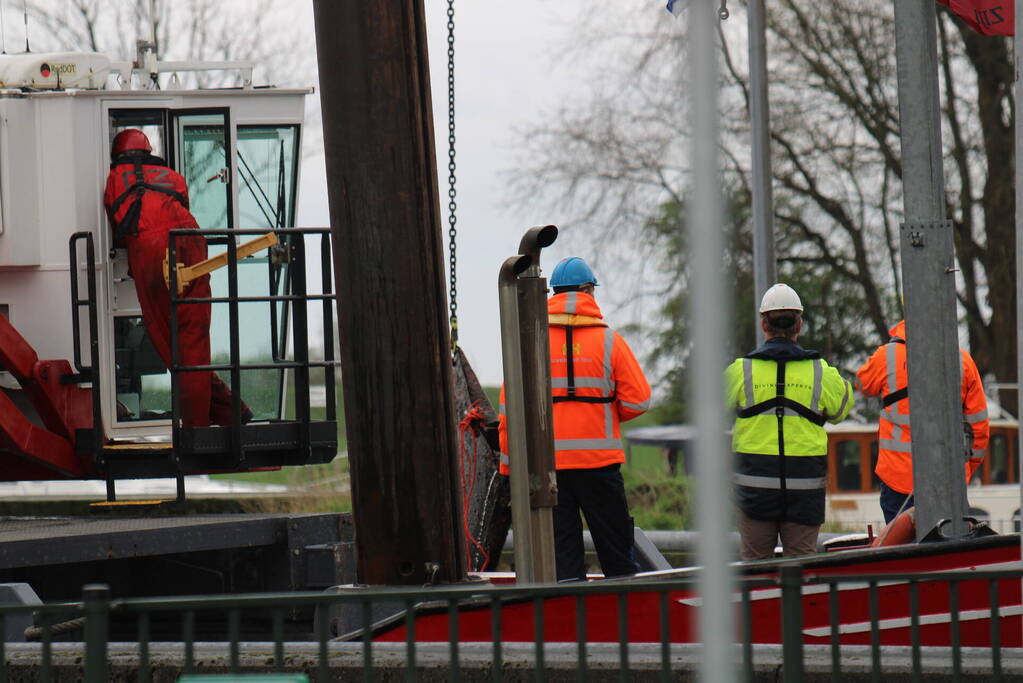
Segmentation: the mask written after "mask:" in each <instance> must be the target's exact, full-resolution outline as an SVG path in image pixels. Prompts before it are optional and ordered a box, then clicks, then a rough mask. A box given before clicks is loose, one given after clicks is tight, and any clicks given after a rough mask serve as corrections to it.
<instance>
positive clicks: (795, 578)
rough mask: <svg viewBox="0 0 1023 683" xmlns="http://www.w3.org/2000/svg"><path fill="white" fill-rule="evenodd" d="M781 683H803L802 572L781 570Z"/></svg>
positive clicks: (796, 568)
mask: <svg viewBox="0 0 1023 683" xmlns="http://www.w3.org/2000/svg"><path fill="white" fill-rule="evenodd" d="M780 574H781V576H780V579H781V643H782V646H781V647H782V671H783V677H782V680H784V681H785V683H800V682H801V681H802V680H803V568H802V567H800V566H799V565H795V566H792V567H782V568H781V572H780Z"/></svg>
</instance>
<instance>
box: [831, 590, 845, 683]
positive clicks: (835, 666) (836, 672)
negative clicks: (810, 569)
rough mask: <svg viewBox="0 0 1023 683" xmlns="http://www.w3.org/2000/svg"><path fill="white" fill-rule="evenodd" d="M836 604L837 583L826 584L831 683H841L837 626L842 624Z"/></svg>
mask: <svg viewBox="0 0 1023 683" xmlns="http://www.w3.org/2000/svg"><path fill="white" fill-rule="evenodd" d="M840 609H841V608H840V607H839V603H838V582H836V581H829V582H828V623H829V624H830V626H831V680H832V681H833V683H841V682H842V655H841V652H840V651H839V646H838V643H839V639H840V637H841V633H839V625H840V624H841V623H842V618H841V614H840V613H839V610H840Z"/></svg>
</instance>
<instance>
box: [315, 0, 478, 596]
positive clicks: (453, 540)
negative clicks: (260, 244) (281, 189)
mask: <svg viewBox="0 0 1023 683" xmlns="http://www.w3.org/2000/svg"><path fill="white" fill-rule="evenodd" d="M313 10H314V18H315V22H316V47H317V58H318V61H319V66H320V101H321V104H322V108H323V134H324V135H323V137H324V153H325V157H326V166H327V179H328V188H329V195H330V196H329V199H330V216H331V229H332V240H331V241H332V248H333V253H334V279H335V282H336V284H337V287H336V290H335V291H336V292H337V304H338V330H339V338H340V340H341V354H340V358H341V368H342V381H343V383H344V399H345V400H344V405H345V417H346V426H347V430H348V454H349V463H350V464H351V478H352V510H353V514H354V515H355V527H356V535H355V538H356V544H357V546H358V576H359V580H360V581H362V582H365V583H386V584H408V585H412V584H419V585H421V584H424V583H427V582H431V581H457V580H460V579H461V578H462V577H463V576H464V567H463V566H462V563H463V555H464V553H462V551H461V549H462V547H463V545H462V539H461V537H460V535H461V527H462V525H461V505H460V502H459V501H460V495H459V494H460V491H459V482H458V470H457V467H456V457H457V453H458V438H457V434H456V431H455V409H454V389H453V385H452V371H451V342H450V339H449V327H448V309H447V301H446V296H445V286H444V258H443V254H444V249H443V239H442V231H441V219H440V197H439V193H438V187H437V163H436V158H435V151H434V150H435V145H434V130H433V118H432V106H431V97H430V72H429V58H428V54H427V41H426V18H425V12H424V8H423V0H393V1H391V2H334V1H332V0H315V1H314V2H313Z"/></svg>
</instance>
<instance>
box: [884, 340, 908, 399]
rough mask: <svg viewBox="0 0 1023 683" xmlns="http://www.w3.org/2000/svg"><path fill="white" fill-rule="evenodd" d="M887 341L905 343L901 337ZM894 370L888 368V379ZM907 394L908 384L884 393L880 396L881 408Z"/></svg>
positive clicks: (890, 378)
mask: <svg viewBox="0 0 1023 683" xmlns="http://www.w3.org/2000/svg"><path fill="white" fill-rule="evenodd" d="M888 343H889V344H903V345H905V343H906V340H905V339H903V338H902V337H892V338H891V339H889V340H888ZM891 358H894V356H891ZM894 372H895V371H894V370H893V369H892V368H888V373H889V375H888V379H889V381H891V380H892V377H893V376H894ZM889 388H890V387H889ZM908 396H909V385H908V384H907V385H906V386H904V387H902V388H901V389H899V390H897V391H893V392H891V393H888V394H885V395H884V396H883V397H882V398H881V409H882V410H883V409H885V408H887V407H888V406H890V405H891V404H893V403H898V402H899V401H901V400H902V399H904V398H907V397H908Z"/></svg>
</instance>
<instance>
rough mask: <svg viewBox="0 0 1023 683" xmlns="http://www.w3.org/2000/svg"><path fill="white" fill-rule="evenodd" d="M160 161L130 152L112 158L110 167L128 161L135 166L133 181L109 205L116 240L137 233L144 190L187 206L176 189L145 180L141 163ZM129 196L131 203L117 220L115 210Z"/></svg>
mask: <svg viewBox="0 0 1023 683" xmlns="http://www.w3.org/2000/svg"><path fill="white" fill-rule="evenodd" d="M160 161H161V160H160V159H159V158H157V157H154V156H144V155H141V154H132V155H122V156H120V157H118V158H117V159H116V160H114V163H113V164H111V167H116V166H120V165H121V164H124V163H128V162H130V163H132V164H133V165H134V167H135V170H134V171H133V172H132V175H133V176H134V177H135V182H134V183H132V184H131V185H130V186H129V187H127V188H126V189H125V190H124V192H122V193H121V194H120V195H119V196H118V197H117V198H116V199H115V200H114V201H113V203H112V204H111V205H110V209H109V213H110V222H111V224H113V226H114V238H115V240H116V241H121V240H123V239H124V238H125V237H127V236H128V235H129V234H130V235H132V236H137V235H138V234H139V214H141V212H142V195H143V194H144V193H145V191H146V190H153V191H154V192H161V193H163V194H165V195H167V196H168V197H171V198H172V199H174V200H176V201H177V202H178V203H179V204H181V206H183V207H184V208H186V209H187V208H188V198H187V197H185V196H184V195H183V194H181V193H180V192H178V191H177V190H174V189H172V188H169V187H166V186H163V185H154V184H152V183H147V182H146V175H145V170H144V169H143V168H142V166H143V164H145V163H148V164H149V165H150V166H163V165H164V164H162V163H160ZM154 162H155V163H154ZM129 198H133V200H132V203H131V205H130V206H129V207H128V210H127V211H126V212H125V214H124V217H123V218H121V220H120V221H118V220H117V218H116V216H117V212H118V211H119V210H120V209H121V206H122V205H123V204H124V203H125V202H126V201H128V199H129Z"/></svg>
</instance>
